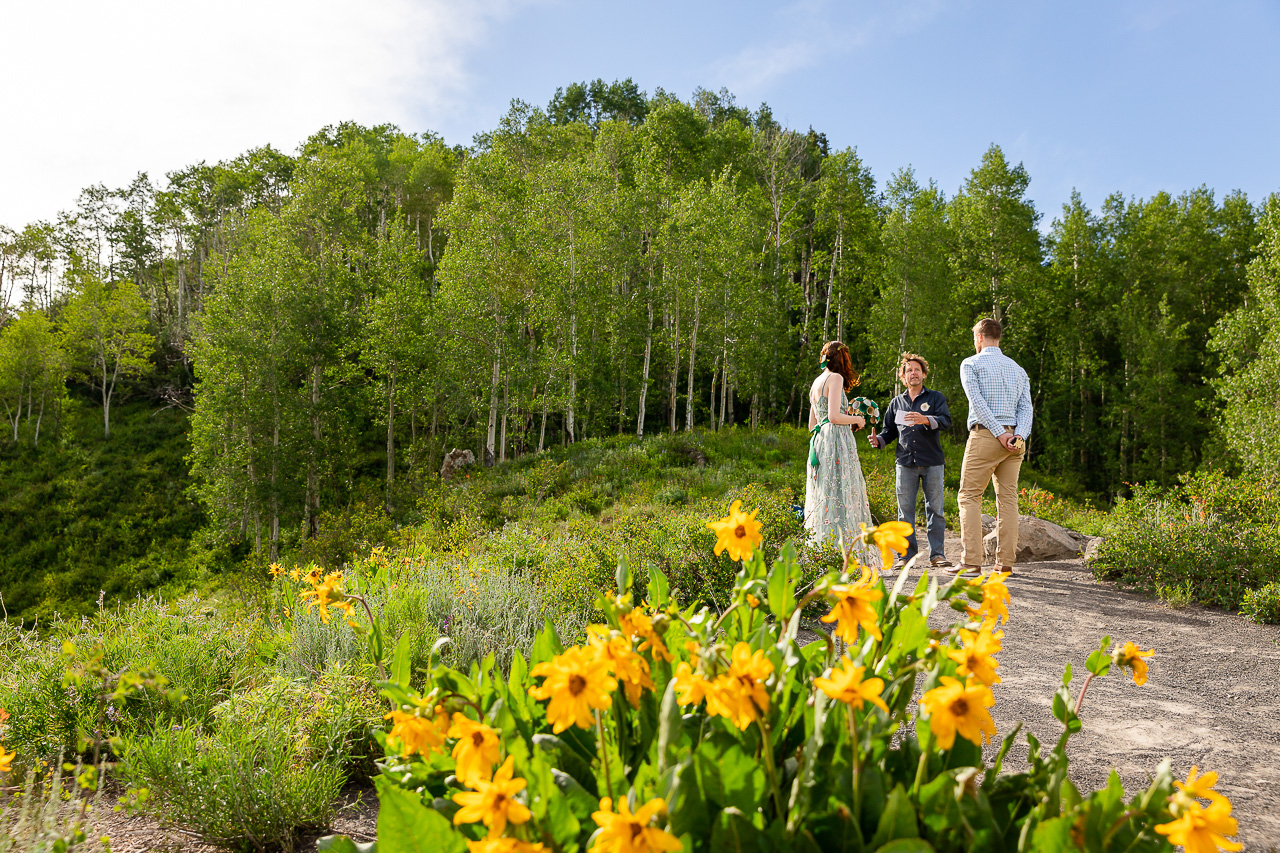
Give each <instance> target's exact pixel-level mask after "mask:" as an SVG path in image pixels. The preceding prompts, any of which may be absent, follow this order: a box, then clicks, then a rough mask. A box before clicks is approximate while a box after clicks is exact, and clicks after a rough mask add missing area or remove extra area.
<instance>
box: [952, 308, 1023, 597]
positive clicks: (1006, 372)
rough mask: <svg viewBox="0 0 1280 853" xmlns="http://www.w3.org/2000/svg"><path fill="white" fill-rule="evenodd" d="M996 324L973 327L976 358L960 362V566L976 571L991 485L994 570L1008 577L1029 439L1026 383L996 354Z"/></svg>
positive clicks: (1007, 360)
mask: <svg viewBox="0 0 1280 853" xmlns="http://www.w3.org/2000/svg"><path fill="white" fill-rule="evenodd" d="M1000 333H1001V328H1000V323H999V321H997V320H993V319H990V318H987V319H985V320H979V321H978V322H977V324H976V325H974V327H973V346H974V349H976V350H977V355H971V356H969V357H968V358H966V359H965V360H964V361H962V362H961V363H960V384H961V385H963V386H964V392H965V394H966V395H968V397H969V440H968V442H967V443H966V444H965V446H964V461H963V462H962V463H961V465H960V492H959V494H958V496H957V497H958V499H959V500H958V502H959V504H960V544H961V548H962V551H961V558H960V565H959V566H957V567H956V571H957V572H958V573H962V574H976V573H977V572H979V571H981V566H982V558H983V547H982V495H983V494H984V493H985V492H986V490H987V483H989V482H992V481H993V480H994V481H995V487H996V518H997V524H996V542H997V544H996V564H995V570H996V571H997V572H1009V573H1010V574H1012V573H1013V561H1014V559H1015V557H1016V556H1017V551H1018V471H1019V469H1020V468H1022V459H1023V456H1024V455H1025V454H1026V439H1027V436H1029V435H1031V382H1030V380H1028V379H1027V372H1026V371H1025V370H1023V369H1022V368H1021V367H1019V366H1018V363H1017V362H1015V361H1014V360H1013V359H1011V358H1009V357H1008V356H1007V355H1005V354H1004V353H1002V352H1001V351H1000Z"/></svg>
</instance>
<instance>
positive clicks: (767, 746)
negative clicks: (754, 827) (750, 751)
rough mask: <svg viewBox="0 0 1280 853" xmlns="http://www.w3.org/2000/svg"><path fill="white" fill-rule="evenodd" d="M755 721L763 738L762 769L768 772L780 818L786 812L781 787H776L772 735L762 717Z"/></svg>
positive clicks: (776, 771)
mask: <svg viewBox="0 0 1280 853" xmlns="http://www.w3.org/2000/svg"><path fill="white" fill-rule="evenodd" d="M756 722H757V723H759V725H760V735H761V737H763V738H764V769H765V772H766V773H768V774H769V786H770V787H771V788H772V789H773V807H774V808H775V809H776V810H777V812H778V813H777V817H778V818H781V817H782V816H783V815H784V814H786V809H785V808H784V807H783V804H782V789H781V788H780V787H778V770H777V768H776V767H774V766H773V737H772V736H771V735H770V733H769V724H768V723H766V722H765V720H764V717H760V718H758V719H757V720H756Z"/></svg>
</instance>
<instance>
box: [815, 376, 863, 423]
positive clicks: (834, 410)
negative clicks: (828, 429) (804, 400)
mask: <svg viewBox="0 0 1280 853" xmlns="http://www.w3.org/2000/svg"><path fill="white" fill-rule="evenodd" d="M823 390H825V391H826V392H827V418H828V419H829V420H830V421H831V422H832V423H833V424H848V425H852V426H856V427H857V428H858V429H862V428H863V427H864V426H866V425H867V419H866V418H864V417H862V415H846V414H845V413H844V412H842V411H840V392H841V391H843V390H844V383H843V381H842V379H841V377H840V374H839V373H833V374H831V375H830V376H828V377H827V385H826V388H824V389H823Z"/></svg>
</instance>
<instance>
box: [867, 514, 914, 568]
mask: <svg viewBox="0 0 1280 853" xmlns="http://www.w3.org/2000/svg"><path fill="white" fill-rule="evenodd" d="M860 526H861V527H862V539H863V541H864V542H865V541H867V540H868V538H870V540H871V541H873V542H875V543H876V547H877V548H879V549H880V562H881V565H884V566H891V565H893V552H894V551H897V552H898V553H899V554H905V553H907V549H908V548H909V547H910V545H909V543H908V542H907V537H908V536H910V535H911V534H912V533H913V532H914V531H915V528H914V527H912V526H911V525H910V524H908V523H907V522H905V521H886V522H885V523H884V524H879V525H876V526H875V527H873V528H871V529H870V530H868V529H867V525H865V524H862V525H860Z"/></svg>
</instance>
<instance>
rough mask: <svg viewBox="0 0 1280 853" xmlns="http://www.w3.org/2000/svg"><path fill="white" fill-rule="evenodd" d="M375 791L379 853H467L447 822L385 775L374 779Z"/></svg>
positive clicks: (464, 844)
mask: <svg viewBox="0 0 1280 853" xmlns="http://www.w3.org/2000/svg"><path fill="white" fill-rule="evenodd" d="M373 783H374V785H375V786H376V787H377V789H378V853H417V851H419V850H432V851H439V853H467V845H466V842H464V841H463V839H462V836H461V835H458V834H457V833H456V832H454V830H453V827H452V826H451V825H450V823H449V821H448V820H446V819H445V818H444V816H443V815H441V814H440V813H439V812H437V811H435V810H434V809H429V808H427V807H426V806H424V805H423V804H422V800H421V799H420V798H419V796H418V794H416V793H415V792H413V791H406V790H405V789H404V788H401V787H399V786H398V785H396V784H395V783H394V782H393V781H391V780H390V779H388V778H386V777H385V776H378V777H376V778H374V780H373Z"/></svg>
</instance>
